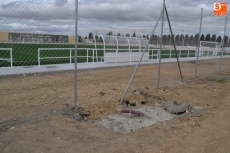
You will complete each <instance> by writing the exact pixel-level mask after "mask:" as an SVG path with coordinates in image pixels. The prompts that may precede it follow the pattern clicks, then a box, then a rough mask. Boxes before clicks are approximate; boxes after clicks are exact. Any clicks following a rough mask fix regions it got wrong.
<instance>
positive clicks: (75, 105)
mask: <svg viewBox="0 0 230 153" xmlns="http://www.w3.org/2000/svg"><path fill="white" fill-rule="evenodd" d="M77 30H78V0H75V56H74V61H75V62H74V111H75V119H79V114H78V113H77Z"/></svg>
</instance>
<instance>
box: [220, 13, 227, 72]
mask: <svg viewBox="0 0 230 153" xmlns="http://www.w3.org/2000/svg"><path fill="white" fill-rule="evenodd" d="M227 22H228V14H226V19H225V26H224V36H223V43H222V49H221V58H220V67H219V74H220V71H221V65H222V59H223V50H224V38H225V33H226V26H227Z"/></svg>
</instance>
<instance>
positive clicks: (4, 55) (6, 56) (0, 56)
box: [0, 48, 13, 67]
mask: <svg viewBox="0 0 230 153" xmlns="http://www.w3.org/2000/svg"><path fill="white" fill-rule="evenodd" d="M7 51H8V52H7ZM0 61H6V62H9V63H10V67H13V55H12V48H0Z"/></svg>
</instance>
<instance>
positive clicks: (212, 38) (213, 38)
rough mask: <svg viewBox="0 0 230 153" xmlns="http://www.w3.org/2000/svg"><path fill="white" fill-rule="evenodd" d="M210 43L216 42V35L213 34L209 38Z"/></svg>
mask: <svg viewBox="0 0 230 153" xmlns="http://www.w3.org/2000/svg"><path fill="white" fill-rule="evenodd" d="M211 41H213V42H214V41H216V34H213V35H212V37H211Z"/></svg>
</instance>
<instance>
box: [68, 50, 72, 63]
mask: <svg viewBox="0 0 230 153" xmlns="http://www.w3.org/2000/svg"><path fill="white" fill-rule="evenodd" d="M71 51H72V49H71V48H70V49H69V65H71V63H72V62H71V59H72V55H71V54H72V52H71Z"/></svg>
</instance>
